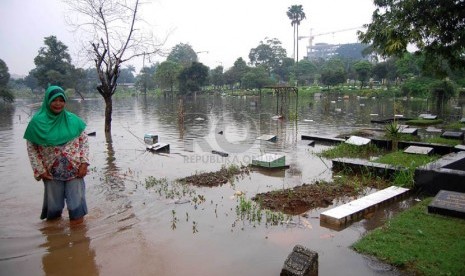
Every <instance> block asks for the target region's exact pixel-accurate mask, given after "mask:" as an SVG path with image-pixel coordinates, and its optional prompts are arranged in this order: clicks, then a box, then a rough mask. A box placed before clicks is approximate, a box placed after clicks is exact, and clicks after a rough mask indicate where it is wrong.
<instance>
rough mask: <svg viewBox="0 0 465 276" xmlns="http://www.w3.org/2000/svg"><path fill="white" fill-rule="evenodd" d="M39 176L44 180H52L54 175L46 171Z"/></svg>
mask: <svg viewBox="0 0 465 276" xmlns="http://www.w3.org/2000/svg"><path fill="white" fill-rule="evenodd" d="M39 177H40V179H42V180H52V179H53V177H52V175H51V174H50V173H49V172H44V173H43V174H41V175H40V176H39Z"/></svg>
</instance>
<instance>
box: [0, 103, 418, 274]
mask: <svg viewBox="0 0 465 276" xmlns="http://www.w3.org/2000/svg"><path fill="white" fill-rule="evenodd" d="M30 103H34V101H18V102H17V103H16V107H15V108H13V109H10V110H3V109H1V112H0V113H1V114H0V115H1V117H0V146H1V147H0V174H1V177H2V185H0V204H1V206H2V208H1V209H0V216H1V217H2V220H0V271H2V272H3V271H6V272H8V273H9V274H11V275H14V274H23V275H27V274H36V273H33V272H37V271H40V270H43V271H44V273H46V274H47V275H48V274H50V275H54V274H69V273H71V272H70V271H76V272H78V274H79V275H97V274H99V275H128V274H136V275H218V274H219V273H218V272H219V271H221V274H222V275H277V274H278V273H279V271H280V269H281V267H282V265H283V262H284V260H285V258H286V257H287V255H288V254H289V253H290V251H291V250H292V248H293V247H294V246H295V244H302V245H304V246H306V247H309V248H311V249H312V250H316V251H317V252H319V254H320V257H319V262H320V269H319V271H320V273H321V274H322V275H341V274H345V275H381V274H382V275H387V274H386V273H385V272H383V273H381V272H379V271H376V270H374V269H373V268H371V267H372V262H371V261H369V262H368V261H367V260H366V259H364V258H363V257H361V256H360V255H358V254H356V253H355V252H353V251H352V250H350V248H349V246H350V245H351V244H352V243H353V242H354V241H355V240H357V239H358V238H359V237H360V235H362V234H363V233H364V232H365V231H366V229H373V228H375V227H377V226H378V225H380V224H381V223H383V222H384V221H385V220H386V219H388V218H389V217H391V216H392V214H393V212H395V208H393V209H386V210H385V211H384V213H383V214H380V215H379V216H378V215H376V214H375V215H374V216H373V217H372V218H370V219H366V220H362V221H360V222H359V223H356V224H354V225H353V226H350V227H348V228H346V229H344V230H343V231H340V232H337V231H333V230H331V229H327V228H324V227H320V224H319V214H320V213H321V212H323V211H325V210H326V209H316V210H312V211H309V212H307V214H306V218H305V219H304V218H302V217H301V216H294V217H292V218H290V219H287V218H285V219H284V221H282V223H280V224H278V225H270V224H267V223H265V221H264V222H262V223H259V222H257V221H247V220H238V219H237V214H236V207H237V206H238V204H239V200H238V197H237V196H235V194H236V192H238V191H240V192H241V193H243V195H244V196H245V198H246V199H248V200H250V198H252V197H253V196H254V195H255V194H257V193H262V192H267V191H273V190H277V189H286V188H292V187H295V186H297V185H302V184H303V183H312V182H314V181H315V180H330V179H331V177H332V172H331V161H330V160H326V159H322V158H319V157H317V156H316V155H315V153H318V152H320V151H322V150H324V149H326V148H328V146H327V145H320V144H316V145H314V146H313V147H310V146H308V143H307V142H305V141H301V138H300V137H301V135H330V136H334V135H337V134H339V133H341V132H348V131H351V130H354V129H359V128H365V127H369V128H382V127H383V126H378V125H372V124H371V123H370V120H371V119H372V118H373V115H371V114H378V115H377V116H378V117H380V118H382V117H389V116H392V106H393V104H392V102H389V100H378V99H371V98H370V99H368V98H356V97H350V99H348V100H343V99H342V98H338V95H335V97H334V98H331V99H330V98H313V97H304V98H300V99H299V101H298V102H296V101H295V99H292V98H291V99H289V107H288V108H285V107H284V108H283V113H285V114H284V115H285V118H286V119H284V120H275V119H273V116H275V115H276V108H277V107H276V98H274V97H262V98H257V97H219V96H209V97H197V98H193V99H185V100H184V101H182V102H181V101H179V100H177V99H173V98H150V97H141V98H137V97H134V98H128V99H120V100H116V99H115V101H114V103H113V111H114V113H113V121H112V136H111V140H110V139H107V137H105V135H104V134H103V127H104V112H103V111H104V103H103V100H102V99H100V98H96V99H86V100H84V101H80V102H78V101H70V102H69V109H70V110H71V111H73V112H76V113H77V114H79V115H80V116H81V117H82V118H83V119H84V120H85V121H86V122H87V125H88V127H87V130H88V131H96V133H97V135H96V136H92V137H89V143H90V160H91V164H90V167H89V168H90V169H89V175H88V176H87V177H86V179H85V180H86V190H87V203H88V206H89V215H88V216H86V223H85V225H84V226H83V227H82V228H76V229H73V228H69V226H68V225H67V219H66V218H64V219H63V221H62V222H61V223H58V224H57V225H54V224H52V225H48V224H47V226H45V227H44V225H43V223H41V222H39V220H38V214H39V211H40V206H41V197H42V193H43V191H42V185H38V184H37V182H36V181H35V180H34V179H33V178H32V171H31V170H30V168H29V161H28V158H27V153H26V150H25V141H24V140H23V139H22V135H23V133H24V130H25V127H26V125H27V122H28V120H29V119H30V115H31V114H33V112H34V111H35V110H36V108H35V109H34V108H31V107H29V106H28V104H30ZM294 105H295V106H296V107H294ZM426 108H427V106H426V104H425V102H423V101H418V102H413V101H412V102H405V105H404V111H405V116H413V115H415V116H416V115H418V114H420V113H425V112H424V111H425V109H426ZM278 111H279V109H278ZM294 113H296V114H294ZM145 133H152V134H156V135H158V138H159V141H160V142H163V143H168V144H170V152H169V153H163V154H158V153H151V152H148V151H146V149H145V145H144V144H143V142H142V141H143V137H144V134H145ZM264 134H271V135H276V136H277V140H276V141H275V142H268V141H258V140H256V138H257V137H259V136H261V135H264ZM212 150H218V151H222V152H227V153H229V156H228V157H221V156H219V155H215V154H212V152H211V151H212ZM264 153H279V154H283V155H285V156H286V163H287V164H289V165H290V168H289V169H288V170H277V171H269V170H256V171H253V172H251V173H250V175H247V176H244V177H241V178H238V179H235V180H234V183H229V184H227V185H222V186H218V187H214V188H205V187H189V189H187V188H186V187H182V186H181V187H178V188H177V186H174V184H172V183H176V179H179V178H182V177H186V176H190V175H192V174H195V173H200V172H210V171H216V170H219V169H220V168H221V167H222V166H228V165H230V164H235V165H240V164H249V163H251V160H252V159H253V158H254V157H257V156H260V155H262V154H264ZM149 176H151V177H154V178H155V179H157V180H159V181H160V183H166V185H167V186H166V187H165V186H163V189H166V191H167V192H168V193H169V194H170V196H169V197H167V196H166V195H164V194H163V195H162V193H161V192H158V190H156V189H146V188H145V180H146V179H147V177H149ZM161 180H163V181H161ZM401 209H403V207H402V206H401V207H399V210H401ZM173 221H175V222H176V224H175V225H176V227H175V228H174V227H172V226H173ZM37 232H39V234H37ZM154 262H155V263H154ZM347 267H350V268H351V270H350V271H349V272H348V271H347ZM10 272H11V273H10ZM394 274H395V273H394ZM394 274H389V275H394Z"/></svg>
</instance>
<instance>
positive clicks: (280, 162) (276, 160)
mask: <svg viewBox="0 0 465 276" xmlns="http://www.w3.org/2000/svg"><path fill="white" fill-rule="evenodd" d="M252 165H253V166H259V167H264V168H283V167H286V157H285V156H284V155H280V154H272V153H266V154H264V155H262V156H260V157H257V158H255V159H252Z"/></svg>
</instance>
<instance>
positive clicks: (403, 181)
mask: <svg viewBox="0 0 465 276" xmlns="http://www.w3.org/2000/svg"><path fill="white" fill-rule="evenodd" d="M439 158H440V156H439V155H421V154H409V153H404V152H402V151H395V152H391V153H388V154H386V155H383V156H381V157H379V158H377V159H375V160H374V161H373V162H377V163H382V164H389V165H394V166H402V167H404V168H405V170H399V171H397V172H396V173H395V174H394V175H393V177H392V182H393V184H394V185H396V186H399V187H405V188H412V187H413V186H414V184H415V183H414V177H415V169H416V168H418V167H419V166H423V165H425V164H428V163H430V162H433V161H436V160H437V159H439Z"/></svg>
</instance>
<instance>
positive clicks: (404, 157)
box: [373, 151, 440, 169]
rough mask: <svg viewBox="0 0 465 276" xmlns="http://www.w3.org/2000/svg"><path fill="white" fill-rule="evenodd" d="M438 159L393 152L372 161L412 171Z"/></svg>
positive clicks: (431, 156)
mask: <svg viewBox="0 0 465 276" xmlns="http://www.w3.org/2000/svg"><path fill="white" fill-rule="evenodd" d="M439 157H440V156H439V155H422V154H409V153H404V152H402V151H394V152H391V153H388V154H385V155H383V156H381V157H379V158H377V159H375V160H373V162H377V163H382V164H389V165H394V166H402V167H406V168H410V169H414V168H417V167H419V166H423V165H425V164H428V163H430V162H433V161H436V160H438V159H439Z"/></svg>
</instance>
